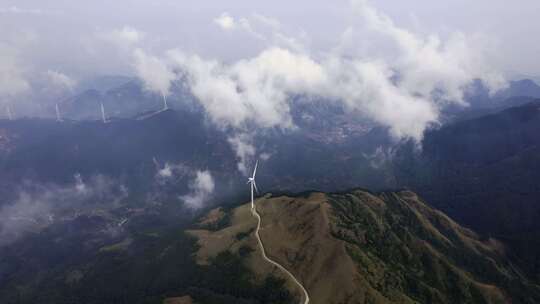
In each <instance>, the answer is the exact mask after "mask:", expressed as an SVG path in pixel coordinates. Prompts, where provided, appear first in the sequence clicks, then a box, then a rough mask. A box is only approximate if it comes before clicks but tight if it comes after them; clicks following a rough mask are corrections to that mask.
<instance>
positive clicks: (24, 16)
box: [0, 0, 540, 75]
mask: <svg viewBox="0 0 540 304" xmlns="http://www.w3.org/2000/svg"><path fill="white" fill-rule="evenodd" d="M371 4H372V5H373V6H374V7H376V8H377V9H379V10H380V11H381V12H384V13H385V14H387V15H389V16H390V17H391V18H392V19H394V21H395V22H396V23H397V24H398V25H399V26H401V27H404V28H407V29H411V30H414V31H418V32H424V33H426V34H428V33H437V34H439V35H443V36H444V35H445V34H447V33H449V32H453V31H461V32H464V33H467V34H470V35H483V36H485V37H487V39H490V40H491V41H492V42H493V43H494V45H495V46H494V48H496V51H497V52H496V53H497V55H498V56H497V57H498V58H496V59H494V60H493V64H496V65H498V67H500V69H502V70H504V71H505V72H514V73H522V74H532V75H538V74H540V61H539V60H537V56H538V54H540V40H539V39H538V37H540V19H538V18H537V13H538V12H539V11H540V1H537V0H522V1H517V2H513V3H510V2H508V1H507V0H476V1H465V0H448V1H427V0H426V1H423V0H401V1H391V0H378V1H371ZM350 11H351V8H350V3H349V1H346V0H333V1H321V0H309V1H307V0H296V1H284V0H273V1H264V2H263V1H253V0H227V1H225V0H224V1H216V0H197V1H187V0H153V1H148V0H145V1H143V0H115V1H105V0H96V1H71V0H49V1H41V0H39V1H38V0H0V34H1V36H0V37H1V38H0V46H1V45H4V47H5V46H6V45H7V46H9V47H10V48H12V49H15V50H16V51H14V52H18V53H19V54H18V56H19V58H20V59H19V60H21V61H24V62H25V66H26V68H28V69H29V68H37V69H38V70H43V69H54V70H60V71H63V72H65V73H67V74H81V73H82V74H84V73H88V72H92V73H114V72H119V73H128V72H130V70H129V66H128V65H126V62H123V61H122V60H121V59H119V58H118V56H120V57H121V56H122V55H121V54H119V53H118V52H117V51H116V50H114V49H112V48H109V49H108V48H107V45H106V43H103V42H102V41H99V39H96V37H99V35H100V34H103V33H106V32H108V31H111V30H113V29H117V28H122V27H124V26H130V27H132V28H134V29H137V30H139V31H141V32H144V33H145V34H146V36H145V37H146V40H145V41H146V48H147V49H150V50H151V51H152V52H155V53H159V52H160V51H163V50H166V49H170V48H178V47H181V48H182V49H185V50H191V51H194V52H197V53H199V54H202V55H205V56H211V57H217V58H220V59H223V60H232V59H237V58H241V57H243V56H247V55H251V54H254V53H256V52H258V51H260V49H261V48H262V46H261V43H260V42H258V41H256V40H254V39H249V37H247V36H246V35H242V34H238V33H236V34H235V33H224V32H223V31H221V30H220V29H219V27H217V26H216V24H215V23H213V22H212V20H213V19H214V18H215V17H217V16H219V15H221V14H222V13H223V12H228V13H229V14H230V15H231V16H233V17H235V18H241V17H249V16H253V14H260V15H263V16H266V17H271V18H275V19H276V20H279V22H281V24H282V26H283V28H284V31H286V32H287V33H289V34H290V35H295V36H297V37H299V36H302V37H304V38H305V41H307V42H308V44H309V46H310V48H313V49H324V48H326V47H331V46H332V45H334V44H335V43H336V41H337V40H338V38H339V36H340V35H341V33H342V32H343V31H344V30H345V29H346V28H347V26H348V25H349V24H350V23H354V22H355V20H354V19H355V16H354V15H352V14H351V13H350Z"/></svg>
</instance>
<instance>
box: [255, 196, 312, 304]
mask: <svg viewBox="0 0 540 304" xmlns="http://www.w3.org/2000/svg"><path fill="white" fill-rule="evenodd" d="M251 213H252V214H253V215H254V216H255V217H256V218H257V221H258V222H257V229H256V230H255V236H256V237H257V241H258V242H259V246H260V247H261V252H262V257H263V258H264V260H266V261H267V262H269V263H270V264H272V265H274V266H276V267H277V268H279V269H280V270H281V271H283V272H284V273H285V274H287V276H289V277H290V278H291V279H292V280H293V281H294V283H295V284H296V285H298V287H299V288H300V289H301V290H302V292H303V293H304V302H300V303H303V304H309V294H308V292H307V290H306V288H304V285H302V283H300V281H298V280H297V279H296V277H295V276H294V275H293V274H292V273H291V272H290V271H288V270H287V269H286V268H285V267H283V266H281V264H279V263H278V262H276V261H273V260H272V259H270V258H269V257H268V256H267V255H266V249H264V245H263V242H262V240H261V236H260V235H259V230H260V228H261V216H260V215H259V213H258V212H257V207H256V206H255V203H254V202H253V200H252V201H251Z"/></svg>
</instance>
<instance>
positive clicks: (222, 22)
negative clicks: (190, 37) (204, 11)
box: [214, 12, 236, 30]
mask: <svg viewBox="0 0 540 304" xmlns="http://www.w3.org/2000/svg"><path fill="white" fill-rule="evenodd" d="M214 23H215V24H217V25H218V26H219V27H221V28H222V29H224V30H232V29H234V28H235V27H236V21H235V20H234V18H233V17H231V16H230V15H229V13H227V12H224V13H223V14H221V15H220V16H219V17H217V18H215V19H214Z"/></svg>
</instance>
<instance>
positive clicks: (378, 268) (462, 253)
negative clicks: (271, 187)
mask: <svg viewBox="0 0 540 304" xmlns="http://www.w3.org/2000/svg"><path fill="white" fill-rule="evenodd" d="M330 198H331V199H330V201H331V204H332V206H333V209H334V215H335V217H336V218H335V228H334V229H333V230H334V231H333V233H334V236H335V237H337V238H339V239H341V240H343V241H345V242H346V244H347V245H346V246H347V250H348V253H349V255H350V256H351V257H352V258H353V260H354V261H355V263H356V264H357V265H358V271H359V273H360V274H361V275H362V276H363V277H364V278H365V279H366V280H367V281H368V283H369V285H370V286H371V287H373V288H374V289H376V290H377V291H378V292H379V293H381V294H382V295H383V296H384V297H385V298H387V299H389V300H390V301H391V302H396V303H471V304H472V303H475V304H476V303H508V301H509V299H511V301H512V303H538V301H539V300H540V289H539V288H538V286H534V285H529V284H527V282H526V281H523V280H522V279H521V278H520V277H519V275H518V274H517V273H516V272H515V271H514V270H513V269H512V268H511V267H510V265H509V264H508V263H507V262H506V259H505V257H504V256H503V255H501V254H500V253H499V252H498V251H497V248H495V247H494V246H492V245H490V244H488V243H483V242H481V240H480V239H479V238H478V236H476V234H474V233H473V232H472V231H469V230H467V229H464V228H462V227H460V226H458V225H457V224H455V223H454V222H453V221H451V220H450V219H449V218H447V217H446V216H445V215H443V214H442V213H440V212H438V211H435V210H433V209H431V208H430V207H428V206H427V205H425V204H424V203H423V202H421V201H420V200H419V199H418V198H417V197H416V196H415V195H414V194H412V193H410V192H405V191H404V192H400V193H397V194H396V193H382V194H380V195H378V196H375V195H371V194H368V193H366V192H361V191H357V192H355V193H352V194H339V195H331V196H330Z"/></svg>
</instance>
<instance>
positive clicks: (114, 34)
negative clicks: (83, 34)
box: [98, 26, 146, 47]
mask: <svg viewBox="0 0 540 304" xmlns="http://www.w3.org/2000/svg"><path fill="white" fill-rule="evenodd" d="M98 36H99V37H101V38H102V39H104V40H106V41H109V42H111V43H113V44H115V45H117V46H119V47H129V46H133V45H135V44H137V43H139V42H142V41H143V40H144V37H145V36H146V35H145V34H144V33H143V32H141V31H139V30H137V29H135V28H133V27H130V26H124V27H123V28H120V29H114V30H111V31H109V32H104V33H99V34H98Z"/></svg>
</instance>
